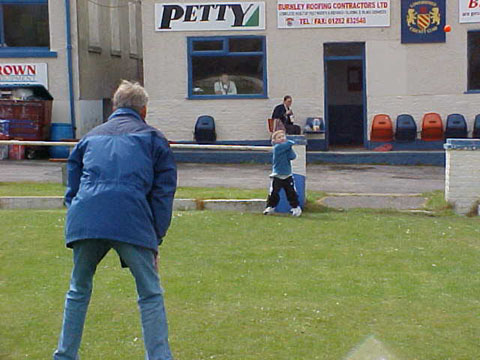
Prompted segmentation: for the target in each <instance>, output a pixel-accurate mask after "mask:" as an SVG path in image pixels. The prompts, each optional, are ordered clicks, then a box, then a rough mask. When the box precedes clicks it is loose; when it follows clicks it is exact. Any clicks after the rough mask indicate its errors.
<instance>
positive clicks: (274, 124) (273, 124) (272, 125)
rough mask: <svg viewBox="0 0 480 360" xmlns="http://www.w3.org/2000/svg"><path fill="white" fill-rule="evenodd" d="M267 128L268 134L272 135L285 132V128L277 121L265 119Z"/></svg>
mask: <svg viewBox="0 0 480 360" xmlns="http://www.w3.org/2000/svg"><path fill="white" fill-rule="evenodd" d="M267 128H268V132H269V133H270V134H273V133H274V132H275V131H277V130H283V131H285V126H284V125H283V123H282V122H281V121H280V120H279V119H267Z"/></svg>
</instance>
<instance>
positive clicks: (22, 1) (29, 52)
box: [0, 0, 57, 58]
mask: <svg viewBox="0 0 480 360" xmlns="http://www.w3.org/2000/svg"><path fill="white" fill-rule="evenodd" d="M42 4H47V6H48V0H0V58H27V57H57V52H56V51H51V50H50V46H48V47H47V46H18V47H5V46H3V45H2V44H4V43H5V29H4V22H3V5H42ZM48 20H49V29H48V30H49V33H50V17H49V19H48ZM49 35H50V34H49ZM50 40H51V39H49V43H50ZM50 45H51V44H50Z"/></svg>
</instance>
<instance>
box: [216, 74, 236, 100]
mask: <svg viewBox="0 0 480 360" xmlns="http://www.w3.org/2000/svg"><path fill="white" fill-rule="evenodd" d="M214 89H215V95H237V86H236V85H235V83H234V82H233V81H232V80H230V78H229V76H228V74H226V73H223V74H222V75H221V76H220V79H219V80H218V81H216V82H215V85H214Z"/></svg>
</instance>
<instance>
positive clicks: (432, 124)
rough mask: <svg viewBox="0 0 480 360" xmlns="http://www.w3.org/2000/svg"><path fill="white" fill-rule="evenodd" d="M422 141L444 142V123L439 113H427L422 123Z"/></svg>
mask: <svg viewBox="0 0 480 360" xmlns="http://www.w3.org/2000/svg"><path fill="white" fill-rule="evenodd" d="M422 140H423V141H442V140H443V123H442V118H441V117H440V115H439V114H437V113H427V114H425V115H424V116H423V121H422Z"/></svg>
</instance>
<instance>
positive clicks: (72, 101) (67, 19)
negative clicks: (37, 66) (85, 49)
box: [65, 0, 77, 139]
mask: <svg viewBox="0 0 480 360" xmlns="http://www.w3.org/2000/svg"><path fill="white" fill-rule="evenodd" d="M65 23H66V26H65V30H66V35H67V67H68V90H69V94H70V120H71V122H72V131H73V138H74V139H75V137H76V136H75V133H76V130H77V124H76V119H75V96H74V93H73V65H72V35H71V33H72V29H71V18H70V0H65Z"/></svg>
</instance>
